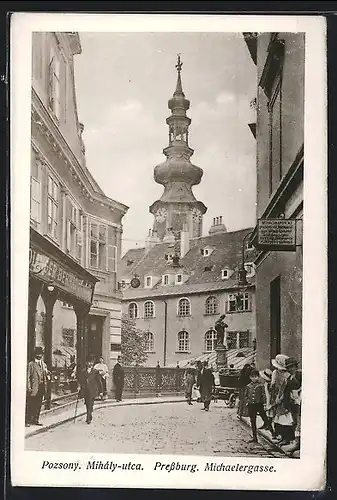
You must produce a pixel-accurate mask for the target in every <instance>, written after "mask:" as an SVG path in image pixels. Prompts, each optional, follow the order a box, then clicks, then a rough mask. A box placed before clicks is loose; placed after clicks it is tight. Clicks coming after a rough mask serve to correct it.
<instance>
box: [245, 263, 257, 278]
mask: <svg viewBox="0 0 337 500" xmlns="http://www.w3.org/2000/svg"><path fill="white" fill-rule="evenodd" d="M245 269H246V271H247V275H246V278H252V277H253V276H254V275H255V264H254V262H246V263H245Z"/></svg>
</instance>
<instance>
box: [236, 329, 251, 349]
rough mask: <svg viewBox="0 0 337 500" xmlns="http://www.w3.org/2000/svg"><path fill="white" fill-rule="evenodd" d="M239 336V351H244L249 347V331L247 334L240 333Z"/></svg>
mask: <svg viewBox="0 0 337 500" xmlns="http://www.w3.org/2000/svg"><path fill="white" fill-rule="evenodd" d="M238 334H239V349H244V348H245V347H249V331H248V330H247V331H246V332H238Z"/></svg>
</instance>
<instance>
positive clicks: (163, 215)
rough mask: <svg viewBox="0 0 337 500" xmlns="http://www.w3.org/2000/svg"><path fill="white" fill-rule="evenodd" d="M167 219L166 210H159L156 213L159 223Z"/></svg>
mask: <svg viewBox="0 0 337 500" xmlns="http://www.w3.org/2000/svg"><path fill="white" fill-rule="evenodd" d="M166 217H167V210H166V208H164V207H162V208H158V210H157V212H156V213H155V218H156V221H157V222H164V220H165V219H166Z"/></svg>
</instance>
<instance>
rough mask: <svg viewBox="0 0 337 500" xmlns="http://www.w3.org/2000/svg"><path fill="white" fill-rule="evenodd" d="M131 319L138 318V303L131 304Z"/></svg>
mask: <svg viewBox="0 0 337 500" xmlns="http://www.w3.org/2000/svg"><path fill="white" fill-rule="evenodd" d="M129 318H131V319H136V318H138V306H137V304H136V302H131V304H130V305H129Z"/></svg>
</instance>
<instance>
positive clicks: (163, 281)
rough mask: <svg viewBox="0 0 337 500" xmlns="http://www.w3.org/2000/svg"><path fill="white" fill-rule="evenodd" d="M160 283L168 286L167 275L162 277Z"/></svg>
mask: <svg viewBox="0 0 337 500" xmlns="http://www.w3.org/2000/svg"><path fill="white" fill-rule="evenodd" d="M162 283H163V285H168V283H169V275H168V274H164V275H163V278H162Z"/></svg>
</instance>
